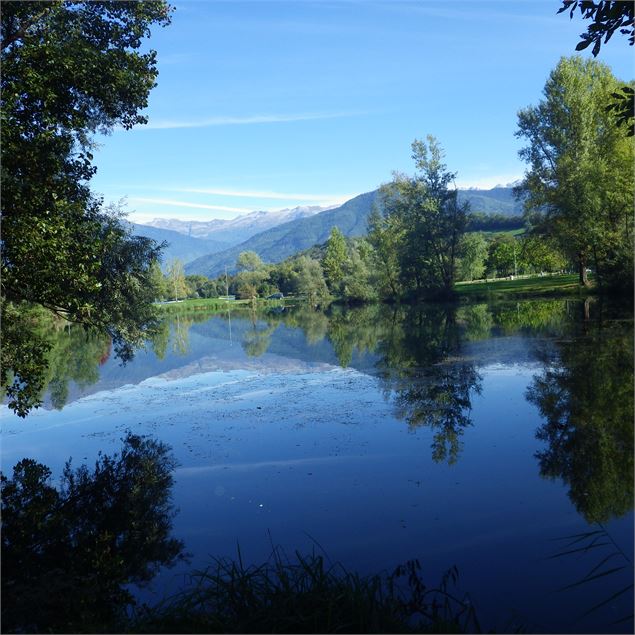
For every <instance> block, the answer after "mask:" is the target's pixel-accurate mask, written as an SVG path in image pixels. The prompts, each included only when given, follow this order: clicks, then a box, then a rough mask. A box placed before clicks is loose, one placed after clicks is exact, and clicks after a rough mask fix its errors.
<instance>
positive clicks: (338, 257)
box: [320, 227, 348, 292]
mask: <svg viewBox="0 0 635 635" xmlns="http://www.w3.org/2000/svg"><path fill="white" fill-rule="evenodd" d="M347 260H348V249H347V247H346V239H345V238H344V234H342V232H341V231H340V230H339V229H338V228H337V227H333V228H332V229H331V233H330V235H329V239H328V240H327V241H326V252H325V253H324V257H323V258H322V261H321V263H320V264H321V265H322V270H323V271H324V278H325V279H326V284H327V285H328V287H329V289H330V290H331V292H338V291H339V285H340V283H341V282H342V278H344V266H345V264H346V261H347Z"/></svg>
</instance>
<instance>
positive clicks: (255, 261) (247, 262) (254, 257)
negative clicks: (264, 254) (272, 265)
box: [236, 251, 263, 271]
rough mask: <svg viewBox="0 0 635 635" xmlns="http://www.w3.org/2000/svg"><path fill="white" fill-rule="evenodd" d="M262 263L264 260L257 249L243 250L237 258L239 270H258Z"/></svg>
mask: <svg viewBox="0 0 635 635" xmlns="http://www.w3.org/2000/svg"><path fill="white" fill-rule="evenodd" d="M262 265H263V262H262V260H261V259H260V256H259V255H258V254H257V253H256V252H255V251H241V252H240V254H238V259H237V260H236V269H238V271H258V269H261V268H262Z"/></svg>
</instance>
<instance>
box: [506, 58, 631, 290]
mask: <svg viewBox="0 0 635 635" xmlns="http://www.w3.org/2000/svg"><path fill="white" fill-rule="evenodd" d="M617 85H618V80H617V79H616V78H615V77H614V76H613V74H612V73H611V71H610V69H609V68H608V67H607V66H606V65H604V64H601V63H599V62H596V61H594V60H584V59H582V58H581V57H579V56H575V57H571V58H562V59H561V60H560V62H559V63H558V65H557V67H556V68H555V69H554V70H553V71H552V72H551V74H550V75H549V79H548V80H547V83H546V84H545V88H544V91H543V94H544V99H543V100H542V101H541V102H540V103H539V104H538V105H537V106H531V107H529V108H526V109H524V110H521V111H520V112H519V114H518V131H517V132H516V136H518V137H521V138H525V139H526V140H527V141H528V142H529V145H527V146H526V147H525V148H523V149H522V150H521V151H520V153H519V155H520V157H521V158H522V159H524V160H525V161H526V162H527V163H528V164H529V170H528V172H527V173H526V174H525V178H524V180H523V182H522V184H521V185H520V186H519V188H518V189H517V193H518V194H519V195H521V196H524V197H525V210H526V212H528V213H531V214H533V219H532V220H533V222H534V225H535V229H536V230H537V231H538V232H539V233H542V234H546V235H551V236H553V237H554V238H556V239H557V241H558V242H559V245H560V247H561V248H562V250H563V251H564V252H565V253H566V254H567V255H568V256H569V257H570V258H572V259H574V260H575V261H577V263H578V269H579V277H580V283H581V284H584V285H586V284H588V281H587V266H588V265H589V264H593V265H594V267H595V269H596V273H597V275H598V279H599V281H600V283H603V282H605V281H606V280H607V278H608V279H609V281H615V280H617V282H621V283H622V284H629V281H632V262H633V244H632V240H633V214H632V206H633V195H634V191H635V188H634V175H633V169H632V166H633V160H634V145H633V139H632V138H629V137H627V136H626V135H625V134H624V132H623V130H621V129H620V128H619V127H618V125H617V124H616V122H615V120H614V118H613V117H612V115H611V114H610V113H607V111H606V103H607V100H608V97H609V96H610V94H611V92H613V91H614V90H615V88H616V86H617Z"/></svg>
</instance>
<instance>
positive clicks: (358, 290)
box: [154, 227, 571, 304]
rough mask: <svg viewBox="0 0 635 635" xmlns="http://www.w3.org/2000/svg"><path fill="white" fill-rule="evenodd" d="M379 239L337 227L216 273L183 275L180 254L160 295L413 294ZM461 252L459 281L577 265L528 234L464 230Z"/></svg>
mask: <svg viewBox="0 0 635 635" xmlns="http://www.w3.org/2000/svg"><path fill="white" fill-rule="evenodd" d="M373 239H375V240H376V238H375V237H372V236H367V237H364V238H352V239H351V238H346V237H345V236H344V235H343V234H342V233H341V231H340V230H339V229H338V228H337V227H334V228H333V229H332V231H331V235H330V237H329V239H328V241H327V242H326V243H324V244H323V245H317V246H315V247H313V248H311V249H309V250H307V251H305V252H302V253H301V254H297V255H295V256H292V257H291V258H287V259H286V260H284V261H283V262H281V263H278V264H267V263H264V262H263V261H262V260H261V259H260V257H259V256H258V254H256V253H255V252H253V251H244V252H242V253H241V254H240V255H239V257H238V260H237V262H236V267H235V268H236V269H237V273H235V274H231V275H227V277H225V275H224V274H223V275H221V276H219V277H217V278H212V279H210V278H208V277H207V276H203V275H200V274H193V275H185V274H184V271H183V265H182V264H181V263H180V262H179V261H178V260H176V261H172V262H171V263H170V264H169V266H168V268H167V270H166V273H165V274H163V273H162V272H161V270H160V268H159V267H158V265H157V266H156V268H155V277H154V283H155V288H156V299H157V300H168V301H169V300H183V299H186V298H188V299H193V298H218V297H222V296H225V295H227V294H229V295H233V296H235V297H237V298H239V299H255V298H267V297H268V296H270V295H273V294H276V293H282V294H283V295H285V296H288V295H295V296H302V297H306V298H307V299H308V300H309V301H310V302H311V303H312V304H321V303H323V302H324V301H325V300H332V299H336V300H342V301H344V302H347V303H350V304H356V303H363V302H374V301H395V300H398V299H403V298H407V295H408V292H409V286H408V280H407V277H406V276H404V275H403V274H401V270H400V267H399V262H398V259H397V258H395V262H394V263H393V265H394V267H393V269H392V270H391V269H390V268H389V267H388V266H387V264H386V262H385V261H383V260H382V256H381V252H380V251H379V250H378V249H376V247H375V245H374V244H373V242H372V240H373ZM378 246H379V247H381V244H378ZM457 254H458V255H457V257H456V262H455V272H454V279H455V280H456V281H459V282H460V281H470V282H471V281H474V280H479V279H494V278H501V277H509V276H516V275H524V274H537V273H553V272H560V271H564V270H568V269H570V267H571V265H570V264H569V263H568V262H567V260H566V258H565V257H564V255H563V254H562V253H561V252H560V251H559V250H558V249H557V247H556V246H555V245H554V244H553V243H552V242H549V241H546V240H543V239H541V238H539V237H536V236H533V235H530V234H527V233H523V234H520V235H514V234H512V233H510V232H499V233H490V234H486V233H483V232H470V233H466V234H464V235H463V236H462V237H461V240H460V242H459V246H458V250H457ZM391 271H392V277H391Z"/></svg>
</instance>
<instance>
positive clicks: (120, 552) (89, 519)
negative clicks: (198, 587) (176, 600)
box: [1, 433, 183, 633]
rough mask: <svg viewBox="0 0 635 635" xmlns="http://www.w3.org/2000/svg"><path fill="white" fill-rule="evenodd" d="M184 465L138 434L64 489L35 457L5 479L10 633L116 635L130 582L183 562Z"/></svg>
mask: <svg viewBox="0 0 635 635" xmlns="http://www.w3.org/2000/svg"><path fill="white" fill-rule="evenodd" d="M175 465H176V462H175V459H174V457H173V456H172V454H171V451H170V448H169V446H167V445H165V444H163V443H161V442H158V441H155V440H153V439H150V438H146V437H139V436H136V435H132V434H130V433H129V434H128V435H127V436H126V438H125V439H123V448H122V450H121V453H120V454H118V455H117V454H115V455H114V456H112V457H110V456H105V455H100V456H99V458H98V459H97V462H96V463H95V468H94V470H93V471H90V470H89V469H88V468H87V467H86V466H85V465H84V466H81V467H79V468H72V467H71V464H70V461H69V462H68V463H67V464H66V467H65V468H64V471H63V474H62V477H61V479H60V480H61V486H60V488H59V489H57V488H55V487H53V486H52V485H51V484H50V482H49V481H50V477H51V470H50V469H49V468H48V467H46V466H45V465H42V464H41V463H38V462H36V461H34V460H33V459H23V460H22V461H20V462H19V463H18V464H17V465H16V466H15V467H14V468H13V476H12V477H11V478H7V477H5V476H4V475H3V476H2V480H1V493H2V628H3V632H50V631H62V632H66V633H70V632H104V630H105V631H106V632H107V630H108V628H109V627H110V628H116V624H117V619H118V618H121V617H122V616H123V615H124V612H125V610H126V607H128V606H129V605H130V604H131V603H133V598H132V595H131V594H130V592H129V591H128V590H127V588H126V585H128V584H131V583H136V584H143V583H147V582H148V581H149V580H150V579H152V577H153V576H154V575H155V574H156V573H157V571H158V570H159V568H160V567H161V566H166V565H167V566H170V565H172V564H174V563H175V562H176V561H177V560H178V559H180V558H182V557H183V555H182V549H183V543H182V542H181V541H179V540H177V539H175V538H173V537H171V535H170V534H171V531H172V519H173V517H174V514H175V512H174V509H173V507H172V504H171V488H172V471H173V470H174V467H175ZM92 629H98V630H92ZM111 632H116V631H115V630H113V631H111Z"/></svg>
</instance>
